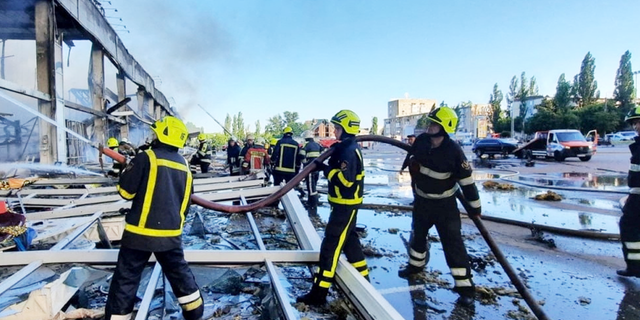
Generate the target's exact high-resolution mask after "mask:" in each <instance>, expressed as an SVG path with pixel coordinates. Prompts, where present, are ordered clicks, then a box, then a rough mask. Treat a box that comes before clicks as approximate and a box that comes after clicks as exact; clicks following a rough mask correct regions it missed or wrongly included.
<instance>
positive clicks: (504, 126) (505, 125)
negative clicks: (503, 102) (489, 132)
mask: <svg viewBox="0 0 640 320" xmlns="http://www.w3.org/2000/svg"><path fill="white" fill-rule="evenodd" d="M505 131H508V132H509V136H511V118H510V117H504V118H500V120H498V125H494V127H493V132H505Z"/></svg>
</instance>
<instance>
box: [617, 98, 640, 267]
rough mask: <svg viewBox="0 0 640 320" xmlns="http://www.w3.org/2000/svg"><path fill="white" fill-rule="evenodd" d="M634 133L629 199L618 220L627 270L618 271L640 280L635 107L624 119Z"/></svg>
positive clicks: (639, 147) (639, 115)
mask: <svg viewBox="0 0 640 320" xmlns="http://www.w3.org/2000/svg"><path fill="white" fill-rule="evenodd" d="M624 121H625V122H626V123H628V124H630V125H631V127H632V128H633V130H634V131H635V132H636V137H635V138H633V140H634V141H633V143H632V144H630V145H629V150H630V151H631V166H630V167H629V176H628V178H627V183H628V185H629V197H628V198H627V202H625V204H624V206H623V207H622V217H621V218H620V241H621V242H622V256H623V257H624V261H625V262H626V263H627V268H625V269H624V270H618V271H617V273H618V275H620V276H623V277H636V278H640V107H635V108H633V109H632V110H631V111H629V113H628V114H627V116H626V117H625V118H624Z"/></svg>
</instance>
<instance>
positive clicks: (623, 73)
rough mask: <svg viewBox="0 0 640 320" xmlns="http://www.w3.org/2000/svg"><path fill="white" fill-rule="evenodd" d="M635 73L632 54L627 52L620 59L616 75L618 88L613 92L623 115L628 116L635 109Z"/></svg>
mask: <svg viewBox="0 0 640 320" xmlns="http://www.w3.org/2000/svg"><path fill="white" fill-rule="evenodd" d="M633 88H634V83H633V71H632V69H631V52H629V50H627V52H625V53H624V54H623V55H622V58H620V67H618V73H617V74H616V88H615V90H614V91H613V97H614V99H615V100H616V101H617V102H619V104H620V111H621V113H622V114H627V112H629V111H630V110H631V108H633V99H634V98H635V94H634V92H633Z"/></svg>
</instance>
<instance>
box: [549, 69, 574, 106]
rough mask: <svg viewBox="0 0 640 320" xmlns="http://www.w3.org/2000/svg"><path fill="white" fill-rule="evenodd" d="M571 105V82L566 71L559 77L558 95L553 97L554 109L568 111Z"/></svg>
mask: <svg viewBox="0 0 640 320" xmlns="http://www.w3.org/2000/svg"><path fill="white" fill-rule="evenodd" d="M570 105H571V84H570V83H569V82H568V81H567V80H566V79H565V77H564V73H563V74H561V75H560V77H559V78H558V85H557V86H556V95H555V96H554V97H553V110H551V111H558V112H559V113H567V112H568V111H569V107H570Z"/></svg>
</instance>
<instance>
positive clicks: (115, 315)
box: [111, 313, 131, 320]
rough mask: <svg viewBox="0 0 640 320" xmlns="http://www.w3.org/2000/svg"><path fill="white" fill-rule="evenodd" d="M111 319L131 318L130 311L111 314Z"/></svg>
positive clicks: (129, 319) (128, 319)
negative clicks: (121, 313)
mask: <svg viewBox="0 0 640 320" xmlns="http://www.w3.org/2000/svg"><path fill="white" fill-rule="evenodd" d="M111 320H131V313H129V314H124V315H119V314H112V315H111Z"/></svg>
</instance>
